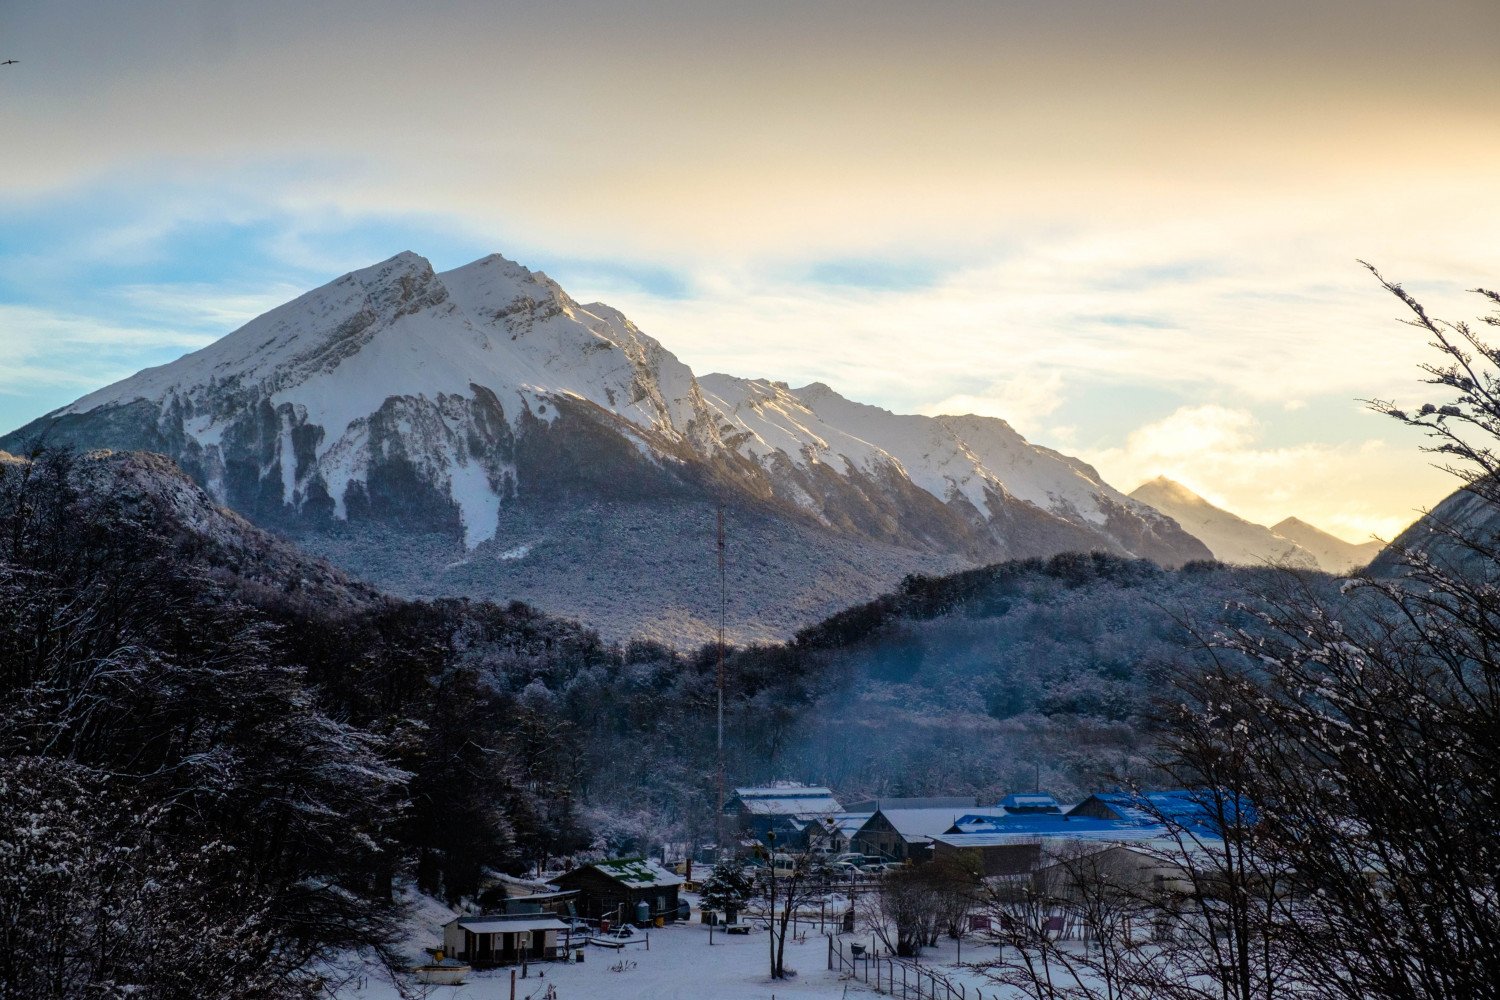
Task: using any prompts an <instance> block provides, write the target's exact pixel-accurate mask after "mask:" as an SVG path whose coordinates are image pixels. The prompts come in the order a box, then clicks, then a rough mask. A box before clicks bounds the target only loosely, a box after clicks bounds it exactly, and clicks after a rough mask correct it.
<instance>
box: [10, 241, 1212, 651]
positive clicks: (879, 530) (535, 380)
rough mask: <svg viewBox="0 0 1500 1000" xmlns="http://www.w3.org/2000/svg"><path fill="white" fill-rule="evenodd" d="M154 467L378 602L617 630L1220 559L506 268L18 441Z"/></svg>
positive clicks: (772, 622) (982, 455)
mask: <svg viewBox="0 0 1500 1000" xmlns="http://www.w3.org/2000/svg"><path fill="white" fill-rule="evenodd" d="M38 438H42V439H45V440H47V441H49V442H52V443H69V444H75V445H78V446H81V447H87V448H95V447H108V448H115V449H141V450H149V451H157V452H161V453H164V454H166V455H168V456H170V457H172V458H173V459H175V460H176V461H178V462H179V463H180V464H181V465H182V467H183V468H184V469H185V470H186V471H187V472H188V473H189V474H190V475H191V476H192V477H193V478H194V479H195V480H197V481H198V482H199V483H201V484H202V485H203V487H204V488H205V489H206V490H207V491H208V492H209V493H210V494H211V495H212V496H214V497H215V498H217V499H218V500H219V501H220V502H221V503H224V504H226V505H227V506H230V507H232V508H234V509H236V510H238V511H240V512H242V513H244V514H246V515H247V516H249V517H250V518H251V519H252V520H255V521H258V522H260V523H262V524H268V525H273V526H276V527H278V528H280V529H282V530H285V531H289V532H292V533H294V534H296V535H297V536H298V538H299V540H300V541H302V543H303V544H304V545H306V546H307V547H309V548H311V549H313V550H315V551H320V552H322V553H324V554H326V555H329V556H330V557H332V558H333V559H334V560H335V561H336V562H339V563H341V564H343V565H345V566H346V567H349V568H351V569H353V570H354V571H356V572H358V573H360V574H362V575H365V576H366V577H368V578H370V579H372V580H373V581H374V582H376V583H380V584H382V585H385V586H389V587H391V588H392V589H395V590H397V591H399V592H405V593H417V594H423V595H428V594H438V593H472V594H474V595H475V596H486V597H502V598H507V597H516V598H520V599H525V600H531V601H534V602H535V603H538V604H539V605H541V606H542V607H544V608H547V609H548V610H555V611H560V612H565V613H567V612H571V613H577V614H580V615H581V616H582V617H584V618H585V620H591V621H594V622H597V623H599V624H601V625H603V626H604V627H605V628H606V630H607V631H612V632H616V633H618V634H629V633H630V632H636V631H641V632H646V633H655V634H659V635H663V636H670V637H679V638H690V637H700V636H702V635H704V634H706V633H707V632H708V631H709V630H710V627H711V624H712V619H713V618H714V617H716V614H715V609H716V606H717V595H716V593H715V592H714V588H713V587H712V586H711V581H713V580H714V579H715V576H716V571H715V569H714V557H713V546H712V541H711V534H712V531H713V520H714V518H713V508H715V507H717V506H718V505H719V504H720V503H723V504H725V505H726V506H727V507H728V508H729V511H730V514H731V534H732V541H731V546H730V551H731V559H732V560H737V562H736V566H735V570H736V573H737V575H738V576H739V577H740V579H738V580H737V581H735V583H736V594H735V597H734V601H733V602H732V603H733V604H734V606H733V607H732V619H733V620H732V622H731V624H732V626H733V627H734V631H735V633H736V634H737V635H739V636H740V637H743V638H753V637H760V636H767V637H768V636H771V635H777V634H784V633H786V632H787V631H788V630H789V629H791V628H794V627H795V626H796V625H797V624H800V623H802V622H805V621H808V620H811V619H813V618H816V617H817V616H818V615H819V614H821V613H823V612H825V611H826V610H831V609H832V608H835V607H838V606H841V605H844V604H847V603H849V602H850V601H851V600H860V599H864V598H866V597H869V596H872V595H873V594H875V593H878V592H879V591H880V590H882V589H884V588H885V587H887V586H888V585H889V584H891V583H892V582H894V580H896V579H898V578H899V577H900V576H901V575H904V574H906V573H908V572H913V571H936V570H943V569H950V568H956V567H957V566H960V565H964V564H973V563H976V562H983V561H992V560H997V559H1002V558H1006V557H1012V556H1026V555H1045V554H1051V553H1054V552H1059V551H1066V550H1070V549H1102V550H1106V551H1111V552H1116V553H1121V554H1128V555H1138V556H1142V557H1147V558H1151V559H1155V560H1157V561H1159V562H1162V563H1164V564H1176V563H1181V562H1183V561H1186V560H1189V559H1194V558H1204V557H1206V556H1207V555H1208V552H1207V550H1206V549H1205V548H1204V547H1203V546H1202V544H1201V543H1199V542H1198V541H1197V540H1196V539H1195V538H1193V537H1192V536H1190V535H1188V534H1187V533H1186V532H1184V531H1183V530H1182V529H1181V528H1180V527H1178V525H1177V524H1176V523H1175V522H1174V521H1172V520H1171V518H1169V517H1165V516H1163V515H1161V514H1160V513H1158V512H1157V511H1156V510H1153V509H1152V508H1151V507H1149V506H1147V505H1145V504H1142V503H1139V502H1137V501H1135V500H1132V499H1130V498H1128V497H1126V496H1124V495H1123V494H1121V493H1119V492H1118V491H1117V490H1115V489H1114V488H1113V487H1111V486H1109V485H1108V484H1107V483H1104V482H1103V481H1102V480H1101V479H1100V478H1099V476H1098V474H1097V473H1096V472H1095V471H1094V470H1093V469H1091V468H1090V467H1089V466H1087V465H1085V464H1084V463H1082V462H1079V461H1077V460H1076V459H1072V458H1068V457H1066V456H1063V455H1060V454H1058V453H1056V452H1053V451H1050V450H1048V449H1045V448H1039V447H1036V446H1034V445H1031V444H1029V443H1028V442H1027V441H1026V440H1025V439H1024V438H1022V437H1021V436H1020V435H1019V434H1017V433H1016V432H1015V431H1014V430H1012V429H1011V428H1010V426H1009V425H1007V424H1006V423H1005V422H1004V421H1001V420H995V419H992V418H985V417H974V416H963V417H923V416H903V415H897V414H892V413H890V412H888V411H885V410H882V409H879V408H877V407H873V406H867V405H864V404H860V403H855V402H851V401H850V400H847V399H845V398H843V397H842V396H839V395H838V394H837V393H836V392H834V391H833V390H832V389H830V388H828V387H827V386H824V385H821V384H813V385H809V386H805V387H803V388H801V389H791V388H790V387H788V386H787V385H785V384H783V383H778V382H769V381H764V380H753V379H744V378H736V377H733V376H728V375H707V376H704V377H702V378H701V379H700V378H697V377H695V376H694V374H693V372H692V371H691V370H690V369H689V368H688V367H687V366H686V365H684V364H683V363H682V362H680V361H679V360H678V359H677V358H676V357H675V356H674V355H672V353H671V352H670V351H668V350H666V349H665V348H664V347H663V346H662V345H661V344H660V343H658V342H657V341H656V340H654V339H652V338H651V337H649V336H647V335H645V334H644V333H642V332H641V331H640V330H639V329H638V328H637V327H636V326H635V325H634V324H633V323H631V322H630V321H629V320H628V319H626V318H625V316H624V315H622V314H621V313H620V312H618V311H617V310H615V309H613V308H611V307H609V306H606V305H603V304H600V303H589V304H580V303H578V302H575V301H574V300H573V299H572V298H570V297H569V296H568V295H567V294H566V293H565V292H564V291H563V290H562V289H561V288H560V287H558V285H557V284H556V283H555V282H553V281H552V280H551V279H550V278H548V277H547V276H546V275H544V274H541V273H539V272H533V271H530V270H528V269H526V268H525V267H522V266H520V265H518V264H516V263H513V262H511V261H509V260H506V259H505V258H503V257H500V256H498V255H495V256H490V257H486V258H484V259H482V260H479V261H475V262H474V263H472V264H468V265H465V266H463V267H459V268H456V269H454V270H451V271H446V272H443V273H441V274H439V273H435V272H434V271H433V269H432V267H431V265H430V264H429V263H428V262H427V261H426V260H424V259H423V258H421V257H419V256H417V255H416V254H413V253H402V254H398V255H397V256H395V257H393V258H391V259H390V260H387V261H385V262H383V263H381V264H377V265H375V266H373V267H369V268H365V269H363V270H359V271H355V272H353V273H351V274H347V275H345V276H344V277H342V278H339V279H337V280H336V281H333V282H331V283H329V284H327V285H325V286H323V287H321V288H318V289H316V290H314V291H311V292H308V293H307V294H305V295H302V296H300V297H299V298H297V299H295V300H293V301H291V302H288V303H286V304H285V305H282V306H279V307H277V308H276V309H273V310H271V311H270V312H268V313H266V314H265V315H263V316H261V317H259V318H257V319H255V320H252V321H251V322H250V323H248V324H246V325H245V326H243V327H241V328H240V329H238V330H236V331H234V332H233V333H230V334H229V335H228V336H226V337H224V338H223V339H221V340H219V341H217V342H216V343H214V344H212V345H210V346H208V347H206V348H204V349H202V350H200V351H197V352H195V353H193V354H189V355H187V356H185V357H183V358H180V359H178V360H177V361H175V362H172V363H171V364H168V365H163V366H161V367H158V368H152V369H147V370H145V371H142V372H140V373H138V374H136V375H134V376H132V377H130V378H128V379H125V380H123V381H121V382H118V383H116V384H114V385H111V386H108V387H106V388H104V389H101V390H99V391H97V392H94V393H91V394H89V395H87V396H85V397H83V398H82V399H80V400H78V401H77V402H75V403H73V404H72V405H70V406H67V407H64V408H62V409H60V410H57V411H55V412H53V413H50V414H48V415H47V416H45V417H43V418H41V419H39V420H37V421H34V422H33V423H31V424H29V425H27V426H26V427H24V428H21V429H20V430H18V431H16V432H13V433H12V434H10V435H7V436H6V437H4V438H0V447H9V448H10V449H11V450H18V449H23V448H24V447H25V446H26V445H27V444H28V443H29V442H31V441H34V440H36V439H38Z"/></svg>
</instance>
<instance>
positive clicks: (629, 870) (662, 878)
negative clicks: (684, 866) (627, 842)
mask: <svg viewBox="0 0 1500 1000" xmlns="http://www.w3.org/2000/svg"><path fill="white" fill-rule="evenodd" d="M589 867H591V868H594V869H596V870H598V871H601V872H603V873H604V874H605V875H608V876H609V877H610V878H612V879H614V880H616V881H617V882H621V883H623V884H625V885H627V886H629V887H630V888H632V889H644V888H646V887H647V886H653V885H662V886H666V885H681V884H682V881H683V880H682V876H680V875H676V874H673V873H672V872H669V871H667V870H666V869H665V868H663V867H662V866H661V865H659V864H657V863H656V862H654V861H649V860H647V859H645V858H614V859H613V860H610V861H596V862H594V864H592V865H590V866H589Z"/></svg>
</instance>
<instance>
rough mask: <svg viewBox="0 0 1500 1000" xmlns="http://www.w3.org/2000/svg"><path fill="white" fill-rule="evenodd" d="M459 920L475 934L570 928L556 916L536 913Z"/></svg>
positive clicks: (462, 918) (481, 916)
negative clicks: (544, 915)
mask: <svg viewBox="0 0 1500 1000" xmlns="http://www.w3.org/2000/svg"><path fill="white" fill-rule="evenodd" d="M457 921H458V926H460V927H462V928H463V929H464V930H466V931H469V932H470V933H473V934H518V933H520V932H522V931H565V930H567V929H568V925H567V924H565V923H563V922H562V921H561V920H558V919H557V918H556V917H543V916H538V915H536V914H534V913H517V914H504V913H502V914H489V915H480V916H475V917H458V918H457ZM450 922H451V921H450Z"/></svg>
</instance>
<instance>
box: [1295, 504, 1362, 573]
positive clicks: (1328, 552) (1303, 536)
mask: <svg viewBox="0 0 1500 1000" xmlns="http://www.w3.org/2000/svg"><path fill="white" fill-rule="evenodd" d="M1271 530H1272V531H1274V532H1276V534H1278V535H1280V536H1281V537H1282V538H1286V539H1290V540H1291V541H1293V542H1296V543H1297V544H1298V545H1300V546H1302V547H1303V548H1304V549H1306V550H1307V551H1308V552H1311V553H1312V555H1313V558H1314V559H1316V560H1318V565H1319V566H1321V567H1322V568H1323V569H1324V570H1326V571H1328V572H1329V573H1347V572H1349V571H1350V570H1355V569H1361V568H1363V567H1365V566H1368V565H1369V564H1370V562H1371V560H1373V559H1374V558H1375V557H1376V556H1378V555H1380V552H1381V550H1382V549H1384V548H1385V543H1384V542H1382V541H1379V540H1372V541H1368V542H1361V543H1359V544H1355V543H1354V542H1346V541H1344V540H1343V539H1342V538H1339V537H1338V536H1336V535H1330V534H1329V533H1328V532H1326V531H1324V530H1322V529H1321V528H1315V527H1313V526H1312V525H1311V524H1308V523H1307V522H1306V521H1303V520H1301V519H1300V518H1296V517H1288V518H1285V519H1284V520H1281V521H1279V522H1277V523H1276V524H1274V525H1272V526H1271Z"/></svg>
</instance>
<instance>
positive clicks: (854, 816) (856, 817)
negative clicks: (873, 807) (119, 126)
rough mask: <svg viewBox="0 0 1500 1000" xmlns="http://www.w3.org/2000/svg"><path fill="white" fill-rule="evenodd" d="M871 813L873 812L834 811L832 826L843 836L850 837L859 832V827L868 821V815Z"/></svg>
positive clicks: (871, 814)
mask: <svg viewBox="0 0 1500 1000" xmlns="http://www.w3.org/2000/svg"><path fill="white" fill-rule="evenodd" d="M873 815H875V814H874V813H872V812H847V813H835V814H834V816H833V828H834V829H835V830H837V831H838V832H839V833H841V834H843V835H844V836H845V837H852V836H854V835H855V834H856V833H858V832H859V828H860V827H862V826H864V825H865V824H866V823H867V822H869V819H870V817H871V816H873Z"/></svg>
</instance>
